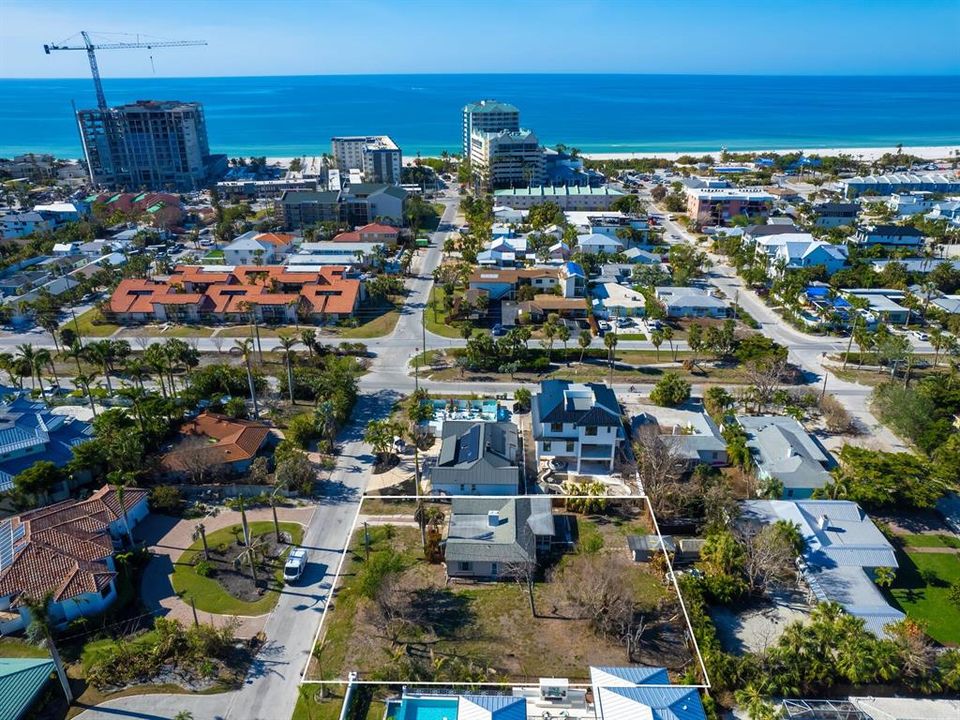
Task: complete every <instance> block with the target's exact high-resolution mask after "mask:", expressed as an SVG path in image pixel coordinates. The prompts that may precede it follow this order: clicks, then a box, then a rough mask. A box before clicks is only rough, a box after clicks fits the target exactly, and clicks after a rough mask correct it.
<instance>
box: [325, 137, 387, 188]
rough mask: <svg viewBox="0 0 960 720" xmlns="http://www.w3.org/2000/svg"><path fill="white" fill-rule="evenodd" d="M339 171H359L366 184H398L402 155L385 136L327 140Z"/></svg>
mask: <svg viewBox="0 0 960 720" xmlns="http://www.w3.org/2000/svg"><path fill="white" fill-rule="evenodd" d="M330 143H331V145H332V154H333V157H334V159H335V160H336V162H337V169H338V170H341V171H343V170H360V171H361V172H362V173H363V179H364V180H365V181H366V182H374V183H389V184H391V185H399V184H400V168H402V167H403V151H402V150H401V149H400V148H399V147H398V146H397V144H396V143H395V142H394V141H393V140H392V139H391V138H390V137H389V136H388V135H349V136H339V137H335V138H331V139H330Z"/></svg>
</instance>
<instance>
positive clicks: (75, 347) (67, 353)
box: [61, 340, 84, 375]
mask: <svg viewBox="0 0 960 720" xmlns="http://www.w3.org/2000/svg"><path fill="white" fill-rule="evenodd" d="M61 354H62V355H63V356H64V357H65V358H71V359H73V360H75V361H76V363H77V372H78V373H79V374H81V375H82V374H83V367H81V365H80V358H82V357H83V356H84V347H83V345H81V344H80V342H79V341H78V340H74V341H73V344H72V345H70V347H68V348H66V347H65V348H64V349H63V352H62V353H61Z"/></svg>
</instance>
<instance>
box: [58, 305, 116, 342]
mask: <svg viewBox="0 0 960 720" xmlns="http://www.w3.org/2000/svg"><path fill="white" fill-rule="evenodd" d="M60 327H61V328H69V329H70V330H73V331H74V332H78V333H79V334H80V336H81V337H108V336H110V335H113V334H114V333H115V332H116V331H117V330H119V329H120V327H121V326H120V325H114V324H113V323H108V322H107V321H106V320H104V319H103V315H102V314H101V313H100V311H99V310H97V309H96V308H90V309H89V310H87V311H86V312H85V313H83V314H81V315H77V322H76V324H74V322H73V318H72V317H71V318H70V319H69V320H67V321H66V322H65V323H64V324H63V325H61V326H60ZM78 328H79V330H78Z"/></svg>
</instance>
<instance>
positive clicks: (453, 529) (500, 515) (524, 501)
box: [445, 497, 556, 580]
mask: <svg viewBox="0 0 960 720" xmlns="http://www.w3.org/2000/svg"><path fill="white" fill-rule="evenodd" d="M555 534H556V524H555V522H554V517H553V509H552V505H551V501H550V498H549V497H512V498H503V499H502V500H501V499H499V498H454V500H453V507H452V509H451V512H450V526H449V529H448V532H447V539H446V550H445V559H446V564H447V576H448V577H460V578H487V579H494V580H496V579H500V578H506V577H510V576H511V574H512V572H513V571H514V568H515V567H516V566H517V565H518V564H525V563H535V562H537V557H538V554H539V552H541V551H544V550H546V549H547V548H549V546H550V544H551V542H552V541H553V538H554V535H555Z"/></svg>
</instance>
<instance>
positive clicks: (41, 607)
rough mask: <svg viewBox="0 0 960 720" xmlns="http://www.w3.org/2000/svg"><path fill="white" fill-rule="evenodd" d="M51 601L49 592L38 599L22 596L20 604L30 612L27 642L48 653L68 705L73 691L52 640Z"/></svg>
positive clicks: (51, 597) (71, 700)
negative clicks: (44, 649)
mask: <svg viewBox="0 0 960 720" xmlns="http://www.w3.org/2000/svg"><path fill="white" fill-rule="evenodd" d="M52 601H53V593H50V592H48V593H47V594H46V595H44V596H43V597H42V598H40V599H37V598H33V597H30V596H29V595H24V596H22V602H23V604H24V605H26V606H27V610H28V611H29V612H30V624H29V625H27V640H29V641H30V642H31V643H33V644H34V645H38V646H40V647H43V648H46V649H47V650H49V651H50V657H51V658H52V659H53V666H54V668H55V669H56V671H57V677H58V678H60V685H61V687H63V694H64V695H66V697H67V703H68V704H69V703H72V702H73V691H71V690H70V681H69V680H67V672H66V670H65V669H64V667H63V660H61V659H60V652H59V650H57V644H56V642H54V639H53V621H52V620H51V619H50V603H51V602H52Z"/></svg>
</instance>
